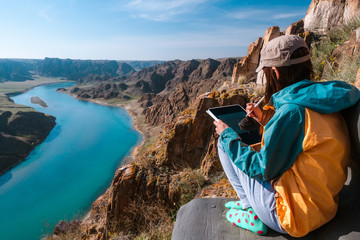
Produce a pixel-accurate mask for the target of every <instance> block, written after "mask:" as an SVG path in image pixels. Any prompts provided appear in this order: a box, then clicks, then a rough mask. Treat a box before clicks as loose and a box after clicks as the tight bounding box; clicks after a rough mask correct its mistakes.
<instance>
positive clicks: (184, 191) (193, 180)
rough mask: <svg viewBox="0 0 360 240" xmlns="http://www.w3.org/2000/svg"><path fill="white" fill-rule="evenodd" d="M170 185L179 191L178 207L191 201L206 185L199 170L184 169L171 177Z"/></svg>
mask: <svg viewBox="0 0 360 240" xmlns="http://www.w3.org/2000/svg"><path fill="white" fill-rule="evenodd" d="M172 183H173V184H174V185H177V188H178V189H180V192H181V196H180V199H179V202H178V204H179V206H182V205H184V204H186V203H188V202H189V201H191V200H192V199H193V198H194V196H195V195H196V194H197V193H198V192H199V191H200V190H201V188H202V187H203V186H204V184H205V183H206V178H205V176H204V175H203V174H202V172H201V169H184V170H183V171H182V172H180V173H178V174H176V175H175V176H174V177H173V181H172Z"/></svg>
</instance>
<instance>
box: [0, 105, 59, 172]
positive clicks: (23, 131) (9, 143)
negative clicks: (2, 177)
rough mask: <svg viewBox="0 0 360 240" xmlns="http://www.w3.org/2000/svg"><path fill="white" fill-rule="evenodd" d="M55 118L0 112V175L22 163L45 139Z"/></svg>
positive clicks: (30, 113) (36, 113)
mask: <svg viewBox="0 0 360 240" xmlns="http://www.w3.org/2000/svg"><path fill="white" fill-rule="evenodd" d="M54 126H55V118H54V117H52V116H49V115H45V114H43V113H39V112H17V113H12V112H9V111H5V112H3V111H2V112H0V143H1V144H0V174H3V173H4V172H6V171H7V170H8V169H10V168H11V167H13V166H15V165H16V164H18V163H20V162H22V161H23V160H24V159H25V158H26V157H27V155H28V154H29V153H30V152H31V150H32V149H33V148H34V147H35V146H36V145H38V144H40V143H41V142H42V141H44V140H45V139H46V137H47V136H48V134H49V133H50V131H51V129H52V128H53V127H54Z"/></svg>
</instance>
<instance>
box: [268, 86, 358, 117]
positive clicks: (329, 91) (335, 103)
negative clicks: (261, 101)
mask: <svg viewBox="0 0 360 240" xmlns="http://www.w3.org/2000/svg"><path fill="white" fill-rule="evenodd" d="M359 99H360V91H359V90H358V89H357V88H356V87H354V86H352V85H350V84H348V83H346V82H342V81H329V82H312V81H309V80H303V81H300V82H298V83H295V84H293V85H291V86H288V87H286V88H284V89H282V90H281V91H279V92H277V93H275V94H273V95H272V97H271V100H272V103H273V106H274V107H275V108H276V109H278V108H280V107H281V106H282V105H284V104H288V103H291V104H297V105H300V106H303V107H305V108H309V109H311V110H313V111H316V112H319V113H325V114H328V113H334V112H339V111H341V110H344V109H346V108H349V107H351V106H353V105H354V104H356V103H357V102H358V101H359Z"/></svg>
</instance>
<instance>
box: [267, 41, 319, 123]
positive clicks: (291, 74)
mask: <svg viewBox="0 0 360 240" xmlns="http://www.w3.org/2000/svg"><path fill="white" fill-rule="evenodd" d="M308 54H309V50H308V49H307V48H305V47H301V48H298V49H296V50H295V51H294V52H293V53H292V54H291V56H290V59H295V58H299V57H303V56H306V55H308ZM276 68H277V69H278V71H279V79H277V77H276V73H275V71H274V70H273V69H272V68H271V67H264V68H263V71H264V75H265V78H266V85H265V103H266V104H268V103H269V101H270V99H271V96H272V95H273V94H274V93H276V92H278V91H280V90H281V89H283V88H286V87H288V86H290V85H292V84H294V83H297V82H300V81H301V80H304V79H309V80H310V79H311V77H312V76H313V70H312V65H311V60H310V59H309V60H307V61H306V62H303V63H299V64H294V65H291V66H287V67H276ZM274 113H275V111H274V110H265V111H264V112H263V117H262V119H261V122H262V124H263V125H265V124H266V123H268V122H269V120H270V119H271V117H272V116H273V115H274Z"/></svg>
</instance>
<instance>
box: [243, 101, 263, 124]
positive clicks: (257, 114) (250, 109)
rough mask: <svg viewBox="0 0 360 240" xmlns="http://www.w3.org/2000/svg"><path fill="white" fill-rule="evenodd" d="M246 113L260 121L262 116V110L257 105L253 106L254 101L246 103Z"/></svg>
mask: <svg viewBox="0 0 360 240" xmlns="http://www.w3.org/2000/svg"><path fill="white" fill-rule="evenodd" d="M246 113H247V114H249V116H250V117H252V118H255V120H256V121H258V122H260V120H261V118H262V111H261V109H260V108H259V107H258V106H256V107H255V103H248V104H246Z"/></svg>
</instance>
